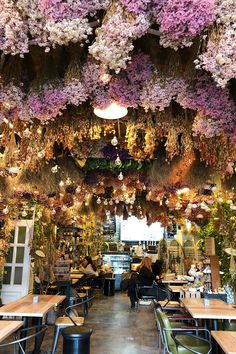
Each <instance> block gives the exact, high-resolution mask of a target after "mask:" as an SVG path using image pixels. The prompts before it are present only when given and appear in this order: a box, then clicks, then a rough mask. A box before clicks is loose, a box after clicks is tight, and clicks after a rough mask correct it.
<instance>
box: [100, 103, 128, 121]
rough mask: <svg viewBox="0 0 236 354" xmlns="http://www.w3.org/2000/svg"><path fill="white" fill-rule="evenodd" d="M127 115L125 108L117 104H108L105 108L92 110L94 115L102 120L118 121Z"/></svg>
mask: <svg viewBox="0 0 236 354" xmlns="http://www.w3.org/2000/svg"><path fill="white" fill-rule="evenodd" d="M127 113H128V110H127V108H126V107H124V106H121V105H120V104H119V103H117V102H112V103H110V104H109V105H108V106H107V107H106V108H94V114H95V115H96V116H97V117H100V118H103V119H120V118H122V117H124V116H126V115H127Z"/></svg>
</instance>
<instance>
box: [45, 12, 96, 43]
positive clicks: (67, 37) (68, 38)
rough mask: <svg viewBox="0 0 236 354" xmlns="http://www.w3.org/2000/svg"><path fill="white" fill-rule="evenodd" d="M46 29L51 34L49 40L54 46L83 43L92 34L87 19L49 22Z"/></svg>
mask: <svg viewBox="0 0 236 354" xmlns="http://www.w3.org/2000/svg"><path fill="white" fill-rule="evenodd" d="M45 29H46V31H47V32H48V33H49V37H48V38H49V41H50V43H51V44H52V45H53V46H55V45H56V44H59V45H68V44H69V43H70V42H73V43H77V42H81V41H84V40H86V39H87V37H88V35H90V34H92V28H91V27H90V26H89V23H88V19H87V18H76V19H74V20H66V19H64V20H62V21H61V22H55V21H47V22H46V26H45Z"/></svg>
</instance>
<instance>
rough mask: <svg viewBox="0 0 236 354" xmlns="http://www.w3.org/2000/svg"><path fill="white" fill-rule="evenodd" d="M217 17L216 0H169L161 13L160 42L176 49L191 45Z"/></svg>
mask: <svg viewBox="0 0 236 354" xmlns="http://www.w3.org/2000/svg"><path fill="white" fill-rule="evenodd" d="M215 19H216V10H215V4H214V0H201V1H198V0H168V2H167V3H166V5H165V6H163V7H162V10H161V13H160V15H159V20H160V22H159V25H160V32H161V35H160V44H161V45H163V46H164V47H171V48H173V49H175V50H177V49H178V47H183V46H191V44H192V41H193V39H194V38H195V37H196V36H197V35H198V34H200V33H201V32H202V31H203V30H204V29H205V28H207V27H208V26H209V25H210V24H212V23H213V22H214V20H215Z"/></svg>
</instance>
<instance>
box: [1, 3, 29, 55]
mask: <svg viewBox="0 0 236 354" xmlns="http://www.w3.org/2000/svg"><path fill="white" fill-rule="evenodd" d="M0 10H1V15H0V50H2V51H3V52H4V53H5V54H9V53H10V54H12V55H16V54H22V53H27V52H28V51H29V50H28V36H27V32H28V27H27V25H26V24H25V23H24V21H23V19H22V18H21V16H20V14H19V12H18V11H17V10H16V8H15V6H14V2H13V1H12V0H0Z"/></svg>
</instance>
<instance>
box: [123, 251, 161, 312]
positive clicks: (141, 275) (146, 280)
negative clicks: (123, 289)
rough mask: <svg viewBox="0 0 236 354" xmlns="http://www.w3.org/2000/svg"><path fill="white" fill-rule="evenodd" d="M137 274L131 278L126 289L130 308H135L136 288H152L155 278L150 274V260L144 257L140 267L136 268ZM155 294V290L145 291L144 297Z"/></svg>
mask: <svg viewBox="0 0 236 354" xmlns="http://www.w3.org/2000/svg"><path fill="white" fill-rule="evenodd" d="M137 271H138V274H136V275H135V274H134V275H133V277H131V279H130V282H129V287H128V296H129V298H130V302H131V308H135V302H136V301H137V293H136V287H137V285H139V286H152V285H153V282H154V280H156V276H155V275H154V274H153V272H152V260H151V258H149V257H144V258H143V260H142V262H141V263H140V266H139V267H138V268H137ZM153 294H156V289H155V288H153V289H145V295H153Z"/></svg>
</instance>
